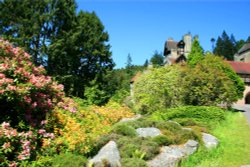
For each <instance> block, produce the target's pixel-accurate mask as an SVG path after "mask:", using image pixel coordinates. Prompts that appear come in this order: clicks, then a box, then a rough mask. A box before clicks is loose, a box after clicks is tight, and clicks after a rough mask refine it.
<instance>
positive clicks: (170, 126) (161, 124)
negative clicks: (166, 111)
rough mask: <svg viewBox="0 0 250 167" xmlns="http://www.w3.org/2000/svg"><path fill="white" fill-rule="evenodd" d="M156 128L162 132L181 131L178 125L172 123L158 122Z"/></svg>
mask: <svg viewBox="0 0 250 167" xmlns="http://www.w3.org/2000/svg"><path fill="white" fill-rule="evenodd" d="M156 127H157V128H159V129H162V130H164V129H165V130H170V131H171V132H177V131H180V130H181V128H182V127H181V126H180V124H178V123H177V122H174V121H159V122H157V124H156Z"/></svg>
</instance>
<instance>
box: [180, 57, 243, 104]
mask: <svg viewBox="0 0 250 167" xmlns="http://www.w3.org/2000/svg"><path fill="white" fill-rule="evenodd" d="M185 73H186V74H185V77H184V80H185V82H186V84H185V85H186V88H187V89H188V90H187V91H186V94H185V104H186V105H200V106H202V105H205V106H211V105H213V106H216V105H218V104H225V105H227V106H229V105H230V104H232V103H233V102H235V101H237V100H238V99H239V98H241V97H242V93H243V90H244V84H243V82H242V81H241V80H240V78H239V77H238V76H237V74H236V73H234V72H233V70H232V69H231V68H230V67H229V66H228V64H226V63H225V62H224V61H223V60H222V59H221V58H218V57H217V56H214V55H206V57H205V58H204V59H203V60H202V61H200V62H199V63H198V64H197V65H196V66H195V67H194V68H190V69H188V70H187V71H186V72H185ZM184 93H185V92H184Z"/></svg>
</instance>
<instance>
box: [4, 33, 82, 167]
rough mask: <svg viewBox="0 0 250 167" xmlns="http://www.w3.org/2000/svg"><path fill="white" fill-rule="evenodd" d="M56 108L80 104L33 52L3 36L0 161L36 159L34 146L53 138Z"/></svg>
mask: <svg viewBox="0 0 250 167" xmlns="http://www.w3.org/2000/svg"><path fill="white" fill-rule="evenodd" d="M55 108H62V109H64V110H67V111H70V112H71V113H75V112H76V111H77V106H76V104H75V103H74V102H73V100H72V99H70V98H65V96H64V92H63V85H59V84H57V83H56V82H54V81H53V80H52V78H51V77H49V76H46V75H45V69H44V68H43V67H42V66H39V67H36V66H34V65H33V64H32V62H31V56H30V55H29V54H27V53H26V52H24V51H23V50H22V49H21V48H18V47H13V46H12V45H11V44H10V43H9V42H7V41H3V40H2V39H1V38H0V114H1V117H0V124H1V123H2V126H1V127H0V147H1V148H0V155H1V156H0V165H1V164H2V163H3V162H2V161H4V163H5V162H6V163H8V164H9V166H15V165H16V162H18V161H22V160H29V159H34V158H35V156H36V154H35V150H36V151H39V149H40V148H41V147H42V146H43V145H44V143H43V141H45V140H44V139H46V143H47V144H48V141H49V140H47V139H50V140H51V139H53V138H54V135H53V133H48V132H53V127H52V126H50V125H46V122H47V117H49V115H50V113H51V112H52V111H53V110H54V109H55Z"/></svg>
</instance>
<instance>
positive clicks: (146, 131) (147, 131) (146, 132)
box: [136, 127, 161, 137]
mask: <svg viewBox="0 0 250 167" xmlns="http://www.w3.org/2000/svg"><path fill="white" fill-rule="evenodd" d="M136 132H137V134H138V135H139V137H155V136H158V135H160V134H161V131H160V130H159V129H157V128H153V127H151V128H138V129H136Z"/></svg>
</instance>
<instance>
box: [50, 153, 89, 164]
mask: <svg viewBox="0 0 250 167" xmlns="http://www.w3.org/2000/svg"><path fill="white" fill-rule="evenodd" d="M86 163H87V159H86V158H85V157H83V156H81V155H75V154H72V153H63V154H60V155H56V156H55V157H54V158H53V159H52V167H76V166H84V165H86Z"/></svg>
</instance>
